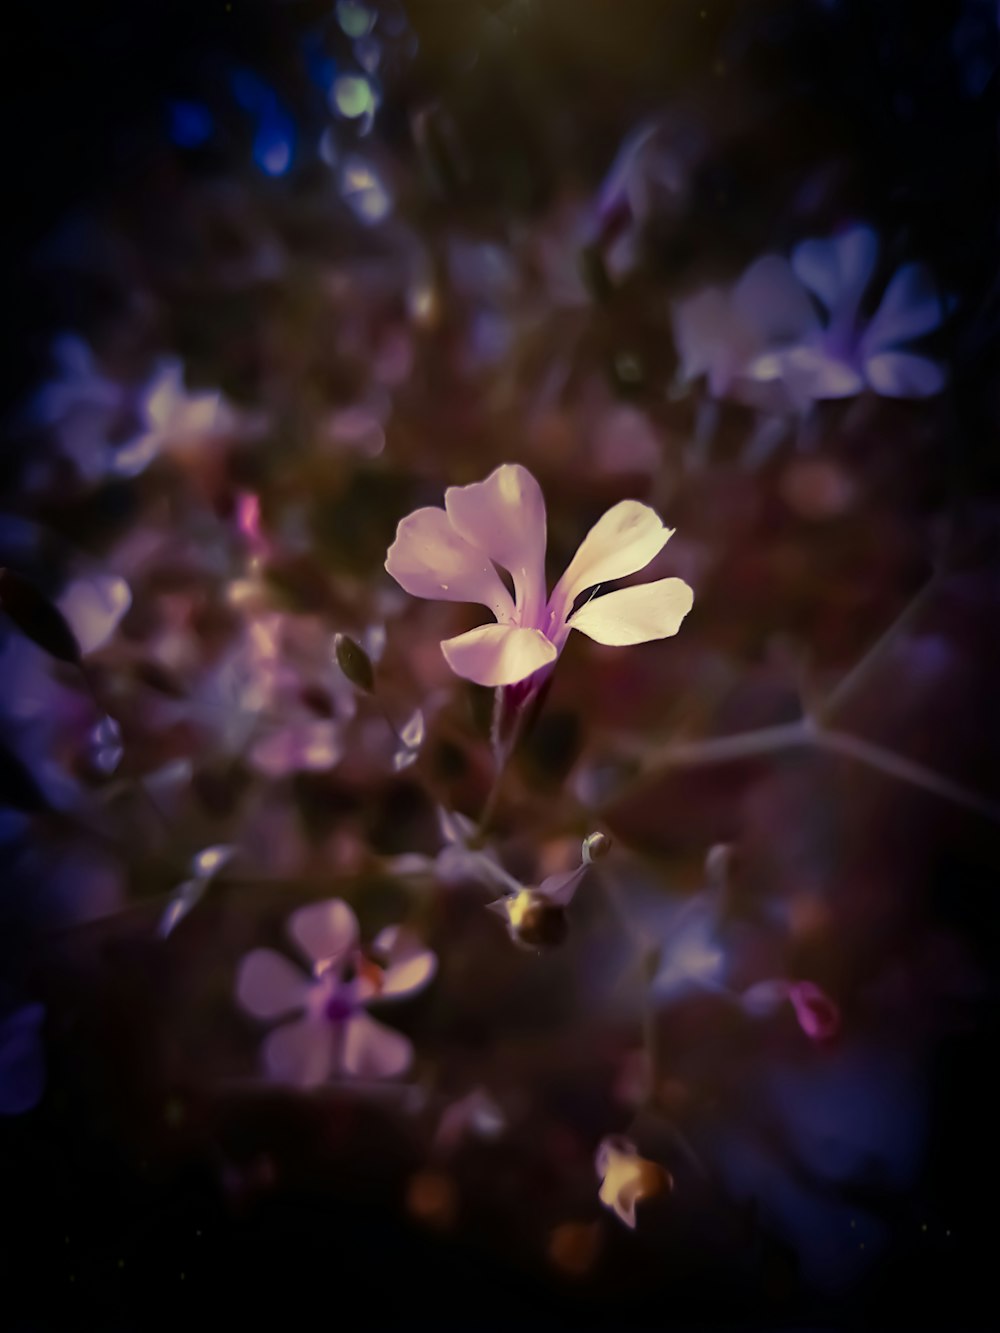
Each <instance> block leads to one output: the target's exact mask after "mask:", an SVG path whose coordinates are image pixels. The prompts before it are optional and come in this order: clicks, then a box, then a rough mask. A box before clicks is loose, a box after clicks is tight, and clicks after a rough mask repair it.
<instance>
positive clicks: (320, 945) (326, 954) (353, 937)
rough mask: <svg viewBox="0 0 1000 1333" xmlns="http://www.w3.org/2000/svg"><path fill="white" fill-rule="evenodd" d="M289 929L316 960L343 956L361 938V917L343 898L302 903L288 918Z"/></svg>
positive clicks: (305, 950) (331, 959) (292, 935)
mask: <svg viewBox="0 0 1000 1333" xmlns="http://www.w3.org/2000/svg"><path fill="white" fill-rule="evenodd" d="M288 933H289V934H290V935H291V937H292V939H293V940H294V941H295V943H296V944H297V945H298V946H299V948H300V949H302V950H303V951H304V952H305V953H306V954H307V955H308V957H310V958H311V959H312V960H313V962H314V963H325V962H331V961H335V960H336V959H338V958H342V957H343V956H344V954H346V953H348V952H349V951H350V950H351V949H353V948H354V947H355V945H356V944H357V942H358V919H357V917H356V916H355V915H354V913H353V912H352V911H351V909H350V908H349V907H348V905H347V903H345V902H342V901H341V900H340V899H339V898H330V899H328V900H327V901H326V902H322V903H310V904H309V906H308V907H300V908H299V910H298V911H297V912H293V913H292V915H291V917H289V920H288Z"/></svg>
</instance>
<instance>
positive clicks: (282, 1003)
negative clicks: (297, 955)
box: [236, 949, 309, 1018]
mask: <svg viewBox="0 0 1000 1333" xmlns="http://www.w3.org/2000/svg"><path fill="white" fill-rule="evenodd" d="M308 994H309V981H308V979H307V978H306V977H304V976H303V975H302V972H301V971H300V970H299V969H298V968H297V967H295V966H294V965H293V964H292V963H290V962H289V961H288V959H287V958H285V956H284V955H283V954H280V953H276V952H275V951H274V950H273V949H254V951H253V953H248V954H247V956H246V957H245V958H244V959H243V961H242V962H241V963H240V967H239V971H238V973H237V974H236V998H237V999H238V1000H239V1002H240V1004H241V1005H242V1006H243V1008H244V1009H245V1010H246V1011H247V1013H248V1014H253V1016H254V1018H278V1017H280V1016H281V1015H282V1014H287V1013H289V1012H291V1010H293V1009H303V1008H304V1007H305V1004H306V998H307V996H308Z"/></svg>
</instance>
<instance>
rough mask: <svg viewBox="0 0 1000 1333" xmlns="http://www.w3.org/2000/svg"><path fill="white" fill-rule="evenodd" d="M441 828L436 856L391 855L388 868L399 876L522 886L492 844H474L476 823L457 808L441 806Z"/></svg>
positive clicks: (498, 886)
mask: <svg viewBox="0 0 1000 1333" xmlns="http://www.w3.org/2000/svg"><path fill="white" fill-rule="evenodd" d="M438 827H439V828H440V830H441V836H442V838H443V839H444V846H443V847H442V848H441V850H440V851H439V852H437V853H436V855H434V856H424V855H423V854H422V853H420V852H404V853H403V854H402V855H401V856H395V857H392V858H391V859H390V860H389V861H388V862H387V865H388V868H389V869H390V870H391V871H392V872H393V873H394V874H396V875H432V876H433V877H434V878H435V879H436V880H437V881H438V882H439V883H441V884H448V885H456V884H464V883H467V882H468V881H470V880H471V881H476V882H478V883H480V884H483V885H486V886H487V887H489V888H493V889H496V888H502V889H510V890H511V891H512V892H515V893H516V892H517V891H518V890H519V889H520V888H521V886H520V884H518V882H517V880H515V879H514V878H513V876H511V875H509V874H508V873H507V871H506V870H504V868H503V866H502V865H501V864H500V862H499V861H498V860H497V856H496V853H495V852H494V851H493V850H492V849H491V848H489V847H482V848H477V847H472V846H470V845H469V844H470V843H471V841H472V840H473V839H474V838H475V835H476V831H477V830H476V825H475V824H474V823H473V822H472V820H471V819H467V818H466V817H465V815H463V814H460V813H459V812H458V811H457V810H445V809H443V808H439V809H438Z"/></svg>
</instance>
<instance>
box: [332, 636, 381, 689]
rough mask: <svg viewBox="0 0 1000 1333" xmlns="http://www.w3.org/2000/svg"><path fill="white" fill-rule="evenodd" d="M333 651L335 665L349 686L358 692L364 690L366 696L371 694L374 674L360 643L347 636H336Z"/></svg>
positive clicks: (373, 686)
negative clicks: (353, 686) (352, 686)
mask: <svg viewBox="0 0 1000 1333" xmlns="http://www.w3.org/2000/svg"><path fill="white" fill-rule="evenodd" d="M333 651H334V654H335V656H336V658H337V665H338V666H339V667H340V669H341V671H342V672H343V673H344V675H345V676H346V677H347V679H348V680H349V681H350V682H351V684H352V685H355V686H357V688H358V689H359V690H364V692H365V693H366V694H371V692H372V690H374V688H375V672H374V670H373V668H372V662H371V658H370V657H369V656H368V654H367V653H366V652H365V650H364V649H363V648H362V647H361V645H360V643H356V642H355V641H354V639H352V638H350V637H349V636H348V635H347V634H336V635H334V639H333Z"/></svg>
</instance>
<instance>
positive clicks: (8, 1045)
mask: <svg viewBox="0 0 1000 1333" xmlns="http://www.w3.org/2000/svg"><path fill="white" fill-rule="evenodd" d="M44 1019H45V1009H44V1008H43V1006H42V1005H40V1004H26V1005H24V1006H23V1007H22V1008H20V1009H15V1010H14V1011H13V1012H12V1013H8V1014H6V1015H4V1017H3V1018H0V1115H21V1114H23V1113H24V1112H25V1111H30V1110H31V1109H32V1108H33V1107H35V1106H37V1105H38V1103H39V1102H40V1101H41V1098H42V1092H43V1090H44V1088H45V1053H44V1050H43V1048H42V1023H43V1021H44Z"/></svg>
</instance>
